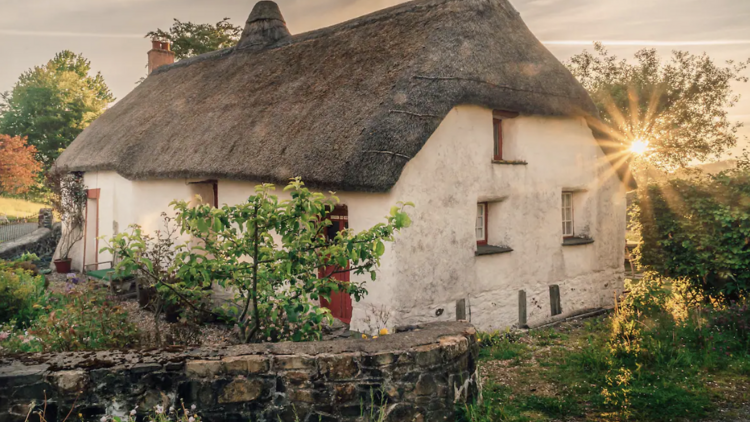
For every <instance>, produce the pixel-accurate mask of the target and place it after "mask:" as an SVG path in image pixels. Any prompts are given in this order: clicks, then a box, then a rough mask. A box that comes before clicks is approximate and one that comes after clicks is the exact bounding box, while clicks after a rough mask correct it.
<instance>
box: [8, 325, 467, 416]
mask: <svg viewBox="0 0 750 422" xmlns="http://www.w3.org/2000/svg"><path fill="white" fill-rule="evenodd" d="M475 333H476V332H475V330H474V328H472V327H471V325H469V324H467V323H463V322H451V323H439V324H429V325H424V326H419V327H415V328H414V329H412V330H411V331H408V332H403V333H397V334H393V335H389V336H383V337H380V338H378V339H374V340H365V339H348V340H336V341H329V342H317V343H279V344H258V345H241V346H233V347H229V348H223V349H212V348H210V347H204V348H200V349H194V350H178V349H172V350H160V351H145V352H97V353H94V352H91V353H62V354H37V355H24V356H15V357H4V358H0V422H15V421H19V422H21V421H24V419H25V417H26V415H27V414H28V412H29V406H30V404H29V403H31V402H32V401H35V402H36V405H37V407H40V406H42V405H43V400H44V398H45V396H46V398H47V403H46V406H47V418H46V420H47V421H49V422H56V421H63V420H64V419H65V416H66V415H67V414H68V412H70V411H71V409H72V408H73V407H74V406H75V409H74V412H76V413H75V414H76V415H77V414H78V413H80V414H81V415H83V419H84V420H90V421H98V420H99V419H100V418H101V417H102V416H103V415H114V416H124V415H125V414H126V413H127V412H129V411H130V410H131V409H133V408H135V406H138V409H139V412H141V411H144V410H146V409H150V408H153V407H154V406H156V405H157V404H159V405H162V406H165V407H169V406H170V405H177V404H179V402H180V401H184V403H185V404H186V405H187V406H189V405H193V404H195V405H196V406H197V408H198V411H199V413H200V414H201V415H202V416H203V418H204V420H206V421H224V422H233V421H242V422H247V421H274V422H278V421H304V422H317V421H323V422H330V421H368V420H369V419H368V417H369V415H371V414H374V415H377V414H378V412H380V411H381V409H383V411H384V412H386V413H387V416H386V418H385V420H387V421H429V422H433V421H451V420H454V411H455V403H456V402H461V401H464V400H467V399H472V398H474V396H475V394H476V376H477V375H476V359H477V353H478V345H477V342H476V335H475ZM139 416H140V417H142V416H144V415H142V414H141V415H139ZM374 420H378V419H377V417H376V418H375V419H374Z"/></svg>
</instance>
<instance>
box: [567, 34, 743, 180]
mask: <svg viewBox="0 0 750 422" xmlns="http://www.w3.org/2000/svg"><path fill="white" fill-rule="evenodd" d="M748 63H750V60H748V61H747V62H742V61H741V62H738V63H734V62H732V61H729V62H728V63H727V66H726V67H721V66H718V65H717V64H715V63H714V62H713V60H711V58H710V57H708V56H707V55H705V54H703V55H701V56H696V55H691V54H689V53H687V52H684V51H675V52H674V53H673V55H672V58H671V60H670V61H669V62H666V63H665V62H663V61H662V59H661V58H660V57H659V56H658V55H657V53H656V50H655V49H644V50H640V51H638V52H637V53H636V54H635V63H633V62H632V61H628V60H625V59H622V60H619V59H618V58H617V57H616V56H614V55H610V54H609V52H608V51H607V50H606V49H605V48H604V47H603V46H602V44H600V43H596V44H595V45H594V53H591V52H589V51H584V52H582V53H581V54H578V55H576V56H573V57H572V58H571V60H570V62H568V63H567V65H568V67H569V69H570V70H571V72H572V73H573V75H574V76H575V77H576V78H578V80H579V81H580V82H581V83H582V84H583V86H584V87H585V88H586V90H587V91H588V92H589V94H590V95H591V98H592V99H593V100H594V102H595V103H596V106H597V108H598V109H599V113H600V115H601V119H602V120H603V122H604V123H605V125H606V127H607V128H606V129H605V131H611V132H612V133H613V134H614V135H615V136H614V139H616V140H617V141H619V142H621V143H622V144H624V146H625V147H626V148H628V147H629V146H630V144H631V143H632V142H634V141H638V140H641V141H646V142H648V143H649V146H650V149H649V150H648V151H647V152H646V156H645V158H646V161H647V162H648V163H650V164H653V165H655V166H657V167H660V168H663V169H673V168H676V167H684V166H686V165H687V164H688V163H690V162H691V161H692V160H700V161H704V160H706V159H707V158H709V157H718V156H719V155H720V154H721V153H723V152H725V151H727V150H728V149H729V148H731V147H733V146H735V145H736V143H737V130H738V128H740V127H741V126H742V125H741V123H732V122H730V121H729V119H728V110H729V109H730V108H731V107H733V106H734V105H735V104H736V103H737V101H738V99H739V96H738V95H735V94H734V93H733V91H732V83H733V82H747V80H748V79H747V77H744V76H742V72H743V71H744V70H745V69H746V68H747V65H748Z"/></svg>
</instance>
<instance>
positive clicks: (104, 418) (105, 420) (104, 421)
mask: <svg viewBox="0 0 750 422" xmlns="http://www.w3.org/2000/svg"><path fill="white" fill-rule="evenodd" d="M99 420H100V421H102V422H107V417H106V416H102V418H101V419H99Z"/></svg>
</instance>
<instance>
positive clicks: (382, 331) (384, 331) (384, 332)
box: [378, 328, 388, 336]
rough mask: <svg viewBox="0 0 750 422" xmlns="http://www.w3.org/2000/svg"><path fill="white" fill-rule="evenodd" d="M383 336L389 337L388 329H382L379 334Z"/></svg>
mask: <svg viewBox="0 0 750 422" xmlns="http://www.w3.org/2000/svg"><path fill="white" fill-rule="evenodd" d="M378 334H380V335H381V336H387V335H388V329H387V328H381V329H380V332H379V333H378Z"/></svg>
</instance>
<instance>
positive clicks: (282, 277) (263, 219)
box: [108, 179, 411, 342]
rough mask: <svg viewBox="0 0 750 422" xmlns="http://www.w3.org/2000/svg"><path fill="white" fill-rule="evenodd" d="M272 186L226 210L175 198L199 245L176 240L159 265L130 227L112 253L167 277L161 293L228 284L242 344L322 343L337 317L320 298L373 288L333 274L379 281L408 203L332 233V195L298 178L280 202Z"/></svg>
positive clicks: (126, 267) (190, 292)
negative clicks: (364, 226)
mask: <svg viewBox="0 0 750 422" xmlns="http://www.w3.org/2000/svg"><path fill="white" fill-rule="evenodd" d="M273 189H274V186H273V185H268V184H264V185H260V186H257V187H256V192H255V195H253V196H251V197H250V198H248V200H247V202H245V203H243V204H239V205H234V206H228V205H225V206H223V207H222V208H213V207H212V206H210V205H199V206H197V207H190V205H189V204H188V203H187V202H184V201H175V202H173V203H172V205H173V206H174V209H175V211H176V212H177V215H176V217H175V220H174V221H175V222H176V223H177V225H178V226H179V227H180V231H181V234H183V235H188V236H189V237H190V238H191V239H193V241H197V242H198V245H197V246H196V245H195V244H194V243H193V244H192V245H191V244H182V245H177V246H175V251H176V253H175V255H174V257H173V258H172V257H170V259H169V262H170V263H169V264H167V267H166V268H163V269H162V270H159V269H157V268H156V267H157V266H159V265H160V264H158V263H156V262H155V261H154V260H152V258H151V257H150V256H149V254H148V253H147V251H148V249H149V246H148V243H149V242H148V240H146V239H145V237H144V235H143V234H142V232H141V230H140V229H139V228H138V227H133V229H132V230H131V233H130V234H126V235H118V236H116V237H115V238H113V240H111V241H110V244H112V245H116V247H114V248H112V249H108V250H110V251H112V252H116V253H117V256H118V257H120V258H121V260H120V262H119V263H118V264H117V266H116V269H117V271H118V272H121V273H122V272H125V271H139V270H141V271H142V269H143V268H145V272H146V273H151V274H154V273H161V274H162V275H164V276H163V277H156V278H153V279H154V280H155V281H156V283H157V284H158V285H160V286H162V288H161V289H160V290H161V291H163V292H166V293H170V294H171V293H174V294H176V295H177V296H178V297H180V298H186V297H187V298H188V300H187V301H186V302H188V303H189V302H190V300H189V298H190V297H196V296H199V295H198V294H196V292H199V291H201V290H202V289H204V288H205V287H207V286H210V285H211V284H212V283H218V284H219V285H220V286H222V287H225V288H229V289H232V290H233V291H235V292H236V295H235V300H236V302H235V306H234V307H230V308H229V309H227V311H228V312H227V314H228V315H229V316H230V317H231V319H232V321H233V322H234V323H236V324H237V325H238V327H239V329H240V336H241V340H242V341H243V342H261V341H279V340H287V339H291V340H294V341H305V340H312V339H319V338H320V336H321V330H322V326H321V324H322V322H323V321H324V320H326V319H330V318H331V317H330V312H329V311H328V310H327V309H324V308H321V306H320V305H319V303H320V299H321V298H325V299H328V300H330V295H331V293H332V292H346V293H348V294H350V295H352V296H353V298H354V299H355V300H357V301H359V300H360V299H361V298H362V297H364V296H365V295H366V294H367V290H366V289H365V283H364V282H358V281H350V282H343V281H339V280H336V279H335V278H334V275H335V274H336V273H340V272H344V271H351V272H353V273H354V274H359V275H363V274H366V273H367V274H369V275H370V278H371V280H372V281H375V279H376V272H375V270H376V269H377V267H378V265H379V264H380V258H381V257H382V255H383V254H384V253H385V243H384V242H388V241H393V239H394V236H395V234H396V233H397V232H399V231H400V230H401V229H403V228H406V227H408V226H409V225H410V224H411V220H410V219H409V217H408V215H407V214H406V213H405V212H404V208H405V207H407V206H410V205H411V204H399V205H398V206H394V207H393V208H392V209H391V212H390V215H389V216H387V217H386V221H385V222H384V223H380V224H377V225H375V226H374V227H372V228H370V229H368V230H364V231H362V232H360V233H355V232H354V231H353V230H345V231H342V232H339V233H338V234H337V235H336V236H335V237H334V238H331V237H330V236H326V232H327V230H326V229H327V228H328V227H329V226H331V221H330V213H331V212H332V211H333V210H334V207H335V206H336V204H337V203H338V199H337V198H336V197H335V196H331V197H326V196H325V195H323V194H321V193H313V192H310V191H309V190H308V189H307V188H305V187H304V183H302V182H301V181H300V180H299V179H295V180H293V181H292V182H291V183H290V184H289V185H288V186H287V187H286V188H285V189H284V190H285V191H286V192H289V194H290V195H291V199H289V200H284V201H279V199H278V197H276V196H275V195H272V194H271V192H272V191H273ZM157 288H158V287H157ZM191 306H192V305H191ZM227 314H225V316H226V315H227Z"/></svg>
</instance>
